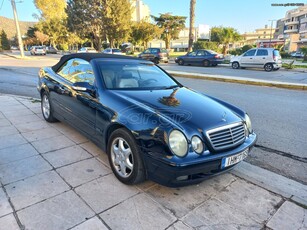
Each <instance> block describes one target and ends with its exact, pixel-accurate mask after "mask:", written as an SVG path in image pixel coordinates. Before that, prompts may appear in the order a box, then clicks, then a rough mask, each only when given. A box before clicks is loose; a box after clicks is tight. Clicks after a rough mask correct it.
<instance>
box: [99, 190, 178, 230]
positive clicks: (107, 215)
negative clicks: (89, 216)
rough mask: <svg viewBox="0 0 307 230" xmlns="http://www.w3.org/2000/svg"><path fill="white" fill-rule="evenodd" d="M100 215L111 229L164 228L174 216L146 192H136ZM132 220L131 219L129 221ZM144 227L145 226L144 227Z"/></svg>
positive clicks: (170, 222)
mask: <svg viewBox="0 0 307 230" xmlns="http://www.w3.org/2000/svg"><path fill="white" fill-rule="evenodd" d="M100 217H101V218H102V219H103V220H104V221H105V222H106V224H107V225H108V226H110V228H111V229H127V223H129V228H130V229H135V230H136V229H144V227H145V226H147V227H149V226H150V227H149V228H150V229H165V228H167V227H168V226H169V225H170V224H172V223H173V222H174V221H176V218H175V217H174V216H173V215H172V214H171V213H170V212H169V211H167V210H165V209H164V208H163V207H162V206H160V205H159V204H158V203H156V202H154V201H153V200H152V199H151V198H150V197H148V196H147V195H146V194H138V195H137V196H134V197H132V198H130V199H128V200H125V201H124V202H123V203H121V204H119V205H117V206H115V207H113V208H111V209H109V210H107V211H106V212H104V213H102V214H101V215H100ZM149 217H150V218H149ZM131 220H133V221H131ZM145 228H146V227H145Z"/></svg>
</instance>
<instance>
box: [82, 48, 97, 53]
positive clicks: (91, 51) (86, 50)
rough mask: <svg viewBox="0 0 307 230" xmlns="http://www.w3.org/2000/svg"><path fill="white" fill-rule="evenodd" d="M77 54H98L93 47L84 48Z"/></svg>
mask: <svg viewBox="0 0 307 230" xmlns="http://www.w3.org/2000/svg"><path fill="white" fill-rule="evenodd" d="M77 53H97V50H95V49H94V48H92V47H82V48H80V49H79V50H78V52H77Z"/></svg>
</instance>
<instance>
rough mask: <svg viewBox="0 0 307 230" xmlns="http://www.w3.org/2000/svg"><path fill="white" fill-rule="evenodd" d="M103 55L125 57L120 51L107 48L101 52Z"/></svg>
mask: <svg viewBox="0 0 307 230" xmlns="http://www.w3.org/2000/svg"><path fill="white" fill-rule="evenodd" d="M102 53H104V54H118V55H125V53H123V52H122V51H121V50H120V49H116V48H107V49H104V50H103V51H102Z"/></svg>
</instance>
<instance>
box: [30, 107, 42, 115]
mask: <svg viewBox="0 0 307 230" xmlns="http://www.w3.org/2000/svg"><path fill="white" fill-rule="evenodd" d="M30 110H31V111H32V112H33V113H35V114H41V113H42V109H41V107H40V106H39V107H30Z"/></svg>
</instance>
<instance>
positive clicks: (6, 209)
mask: <svg viewBox="0 0 307 230" xmlns="http://www.w3.org/2000/svg"><path fill="white" fill-rule="evenodd" d="M12 212H13V209H12V208H11V205H10V203H9V201H8V200H7V198H6V195H5V193H4V191H3V189H2V188H1V187H0V217H1V216H4V215H7V214H9V213H12ZM0 226H1V225H0Z"/></svg>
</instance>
